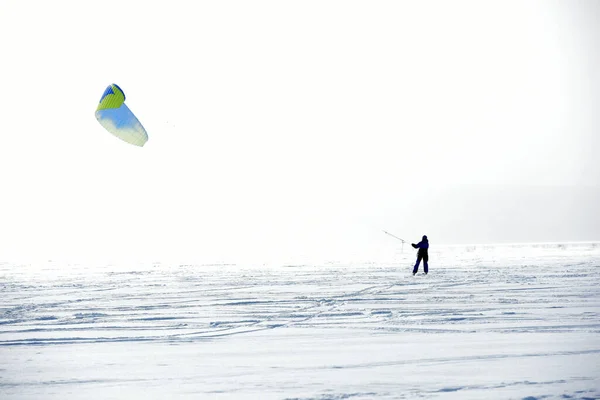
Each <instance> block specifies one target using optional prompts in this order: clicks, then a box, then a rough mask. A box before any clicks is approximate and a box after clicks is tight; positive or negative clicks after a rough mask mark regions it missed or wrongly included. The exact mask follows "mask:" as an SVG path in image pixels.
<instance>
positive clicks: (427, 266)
mask: <svg viewBox="0 0 600 400" xmlns="http://www.w3.org/2000/svg"><path fill="white" fill-rule="evenodd" d="M428 261H429V256H428V255H426V256H425V257H423V268H424V269H425V273H426V274H427V272H429V265H427V262H428Z"/></svg>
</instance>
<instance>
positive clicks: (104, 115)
mask: <svg viewBox="0 0 600 400" xmlns="http://www.w3.org/2000/svg"><path fill="white" fill-rule="evenodd" d="M96 119H97V120H98V122H100V125H102V126H103V127H104V128H105V129H106V130H107V131H109V132H110V133H112V134H113V135H115V136H116V137H118V138H119V139H121V140H124V141H126V142H127V143H131V144H134V145H136V146H143V145H144V144H146V142H147V141H148V134H147V133H146V130H145V129H144V127H143V126H142V124H141V123H140V121H139V120H138V119H137V118H136V116H135V115H133V113H132V112H131V110H130V109H129V108H128V107H127V106H126V105H125V93H123V90H121V88H120V87H119V86H117V85H115V84H114V83H113V84H112V85H109V86H108V87H107V88H106V90H105V91H104V94H103V95H102V98H101V99H100V104H98V108H96Z"/></svg>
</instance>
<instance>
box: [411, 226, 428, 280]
mask: <svg viewBox="0 0 600 400" xmlns="http://www.w3.org/2000/svg"><path fill="white" fill-rule="evenodd" d="M411 245H412V247H414V248H415V249H419V251H418V252H417V263H416V264H415V267H414V268H413V275H415V274H416V273H417V271H418V270H419V264H421V260H423V267H424V270H425V275H427V272H428V270H429V266H428V265H427V261H429V254H427V250H428V249H429V241H428V240H427V236H426V235H423V240H421V241H420V242H419V243H417V244H414V243H411Z"/></svg>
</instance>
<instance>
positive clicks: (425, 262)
mask: <svg viewBox="0 0 600 400" xmlns="http://www.w3.org/2000/svg"><path fill="white" fill-rule="evenodd" d="M421 260H423V269H424V270H425V273H427V272H429V266H428V265H427V261H429V255H427V254H425V255H421V254H419V255H418V256H417V263H416V264H415V268H413V274H416V273H417V271H418V270H419V264H421Z"/></svg>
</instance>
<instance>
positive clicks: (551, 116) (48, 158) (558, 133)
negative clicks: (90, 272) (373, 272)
mask: <svg viewBox="0 0 600 400" xmlns="http://www.w3.org/2000/svg"><path fill="white" fill-rule="evenodd" d="M598 26H600V7H599V6H598V3H597V2H594V1H587V2H585V1H563V2H558V1H498V2H481V1H452V2H447V1H410V2H408V1H406V2H401V1H378V2H371V1H361V2H358V1H322V0H321V1H302V2H298V1H296V2H292V1H211V2H208V1H202V2H201V1H173V0H169V1H162V2H158V1H124V0H121V1H103V2H101V3H90V2H83V1H52V2H49V1H24V0H17V1H12V0H2V1H1V2H0V37H1V38H2V42H1V43H2V47H1V49H2V50H1V51H2V57H1V58H0V79H1V80H2V82H1V84H2V96H1V97H0V110H2V111H1V121H2V122H1V125H0V179H1V181H0V185H1V186H0V187H1V192H0V195H1V197H0V258H1V257H2V255H3V254H4V255H5V256H8V255H31V254H36V255H39V256H41V257H46V256H47V257H55V256H56V257H60V256H76V255H86V256H91V257H100V256H106V255H109V256H110V257H112V256H117V255H118V256H127V257H133V258H137V257H142V255H143V256H147V257H163V256H168V255H169V256H180V257H189V258H195V259H207V260H209V259H228V258H232V255H235V256H240V257H255V258H257V259H264V258H269V257H287V256H290V255H303V254H308V253H311V254H317V253H319V252H320V253H322V254H327V255H330V253H331V254H337V253H343V252H344V251H347V250H348V246H353V247H354V250H357V249H356V246H360V243H366V242H368V241H370V242H372V243H376V242H378V241H381V240H384V241H385V240H388V239H389V238H386V237H381V229H387V230H391V231H394V230H395V231H396V232H397V233H398V234H399V235H400V236H406V235H409V237H408V238H407V239H408V240H417V239H418V238H419V237H420V235H421V234H422V233H423V232H422V229H421V227H420V226H419V225H418V220H417V221H414V219H415V218H414V216H412V217H413V218H412V219H413V223H414V224H413V225H411V226H410V227H409V226H403V222H402V220H401V219H398V215H401V214H402V212H406V210H410V209H411V207H413V206H414V204H413V203H414V202H415V201H417V200H418V199H419V198H420V196H421V197H422V196H423V195H424V193H428V190H436V189H439V188H440V187H445V186H448V185H453V184H509V183H510V184H523V185H532V184H535V185H540V184H541V185H581V186H594V185H597V184H598V183H599V182H600V162H599V161H598V160H597V156H596V154H598V152H599V151H600V140H599V139H598V128H599V127H600V121H599V117H598V116H597V115H598V112H597V110H598V107H599V106H600V101H599V100H600V96H599V93H600V56H599V51H598V49H599V48H600V32H599V29H598V28H597V27H598ZM110 83H117V84H118V85H119V86H121V88H122V89H123V90H124V91H125V93H126V95H127V104H128V106H129V107H130V108H131V109H132V111H133V112H134V113H135V114H136V115H137V116H138V118H139V119H140V121H141V122H142V124H143V125H144V126H145V128H146V130H147V131H148V134H149V137H150V140H149V142H148V143H147V145H146V146H145V147H144V148H136V147H134V146H131V145H128V144H127V143H124V142H121V141H120V140H118V139H116V138H114V137H113V136H112V135H110V134H109V133H107V132H105V131H104V130H103V129H102V128H101V126H100V125H99V124H98V122H97V121H96V120H95V117H94V110H95V108H96V105H97V103H98V100H99V99H100V96H101V94H102V93H103V91H104V89H105V87H106V86H107V85H108V84H110ZM394 207H396V208H397V209H396V210H394ZM389 210H391V211H389ZM388 211H389V212H390V213H391V214H390V215H394V216H395V219H392V220H393V223H392V226H390V225H386V212H388ZM591 211H592V210H591ZM429 228H431V229H432V230H433V231H435V229H436V227H435V226H429ZM350 237H352V238H354V239H353V240H350V239H348V238H350ZM445 239H446V240H449V241H451V238H445ZM532 239H533V240H535V238H532ZM336 251H337V253H336Z"/></svg>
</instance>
